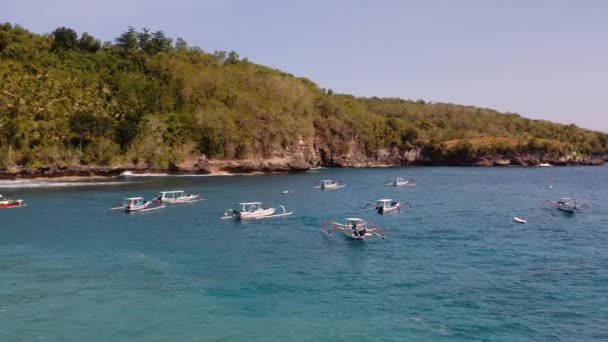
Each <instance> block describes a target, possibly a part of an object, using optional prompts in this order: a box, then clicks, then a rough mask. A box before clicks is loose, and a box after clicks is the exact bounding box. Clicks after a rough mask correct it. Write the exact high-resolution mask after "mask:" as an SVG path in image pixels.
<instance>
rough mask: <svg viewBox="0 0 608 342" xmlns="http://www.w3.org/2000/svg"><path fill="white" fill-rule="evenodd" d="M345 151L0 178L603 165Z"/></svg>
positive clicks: (302, 149)
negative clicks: (317, 167)
mask: <svg viewBox="0 0 608 342" xmlns="http://www.w3.org/2000/svg"><path fill="white" fill-rule="evenodd" d="M347 147H348V148H347V151H346V152H344V153H341V154H336V153H333V152H332V151H331V149H329V148H328V147H327V146H326V145H325V144H323V142H322V141H319V140H318V139H316V140H314V141H306V140H304V139H299V141H298V142H297V143H296V144H294V145H292V146H290V147H288V148H286V149H284V150H280V151H273V152H271V156H270V157H267V158H262V157H258V158H249V159H243V160H222V159H208V158H207V157H206V156H204V155H200V156H193V157H191V158H188V159H186V160H184V161H182V162H181V163H179V164H177V165H170V166H169V167H168V168H165V169H158V168H150V167H149V166H147V165H142V164H128V165H113V166H90V165H76V166H69V167H65V166H62V167H59V166H49V167H40V168H27V167H23V168H19V167H11V168H7V169H0V178H5V179H6V178H8V179H14V178H34V177H49V178H52V177H90V176H118V175H120V174H121V173H122V172H124V171H131V172H134V173H149V172H163V173H164V172H166V173H174V174H194V173H196V174H222V173H238V174H257V173H285V172H299V171H305V170H307V169H309V168H311V167H316V166H327V167H374V166H393V165H460V166H507V165H519V166H534V165H539V164H541V163H548V164H551V165H556V166H559V165H602V164H604V163H605V162H606V157H607V156H594V157H584V156H581V155H578V154H576V153H571V154H568V155H555V156H553V155H535V154H517V155H509V156H503V155H483V156H473V157H472V158H470V159H469V160H449V161H447V160H433V159H432V158H431V156H429V155H427V154H426V153H425V149H424V148H420V147H415V148H411V149H408V150H400V149H399V148H397V147H384V148H379V149H377V150H376V151H373V152H372V153H367V152H366V151H365V147H364V145H363V144H361V143H357V142H355V141H351V142H350V143H348V144H347Z"/></svg>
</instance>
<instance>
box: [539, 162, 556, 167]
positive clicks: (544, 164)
mask: <svg viewBox="0 0 608 342" xmlns="http://www.w3.org/2000/svg"><path fill="white" fill-rule="evenodd" d="M536 166H539V167H551V166H553V165H551V164H549V163H540V164H538V165H536Z"/></svg>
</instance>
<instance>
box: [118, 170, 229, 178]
mask: <svg viewBox="0 0 608 342" xmlns="http://www.w3.org/2000/svg"><path fill="white" fill-rule="evenodd" d="M120 176H122V177H215V176H236V174H233V173H229V172H221V173H214V174H202V173H201V174H197V173H188V174H169V173H133V172H131V171H124V172H123V173H121V174H120Z"/></svg>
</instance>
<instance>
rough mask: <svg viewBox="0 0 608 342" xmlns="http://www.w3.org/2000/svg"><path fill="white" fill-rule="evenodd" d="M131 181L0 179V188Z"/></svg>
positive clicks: (114, 183)
mask: <svg viewBox="0 0 608 342" xmlns="http://www.w3.org/2000/svg"><path fill="white" fill-rule="evenodd" d="M126 183H132V182H124V181H123V182H116V181H113V182H106V181H90V182H68V181H57V182H54V181H40V180H0V189H22V188H55V187H57V188H61V187H70V186H107V185H120V184H126Z"/></svg>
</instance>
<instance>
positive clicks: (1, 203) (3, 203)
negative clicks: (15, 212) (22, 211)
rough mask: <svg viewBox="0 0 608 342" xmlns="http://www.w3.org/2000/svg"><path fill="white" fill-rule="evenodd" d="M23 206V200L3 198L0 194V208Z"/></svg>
mask: <svg viewBox="0 0 608 342" xmlns="http://www.w3.org/2000/svg"><path fill="white" fill-rule="evenodd" d="M19 207H25V202H24V201H23V200H20V199H19V200H13V199H4V198H2V195H0V208H19Z"/></svg>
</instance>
